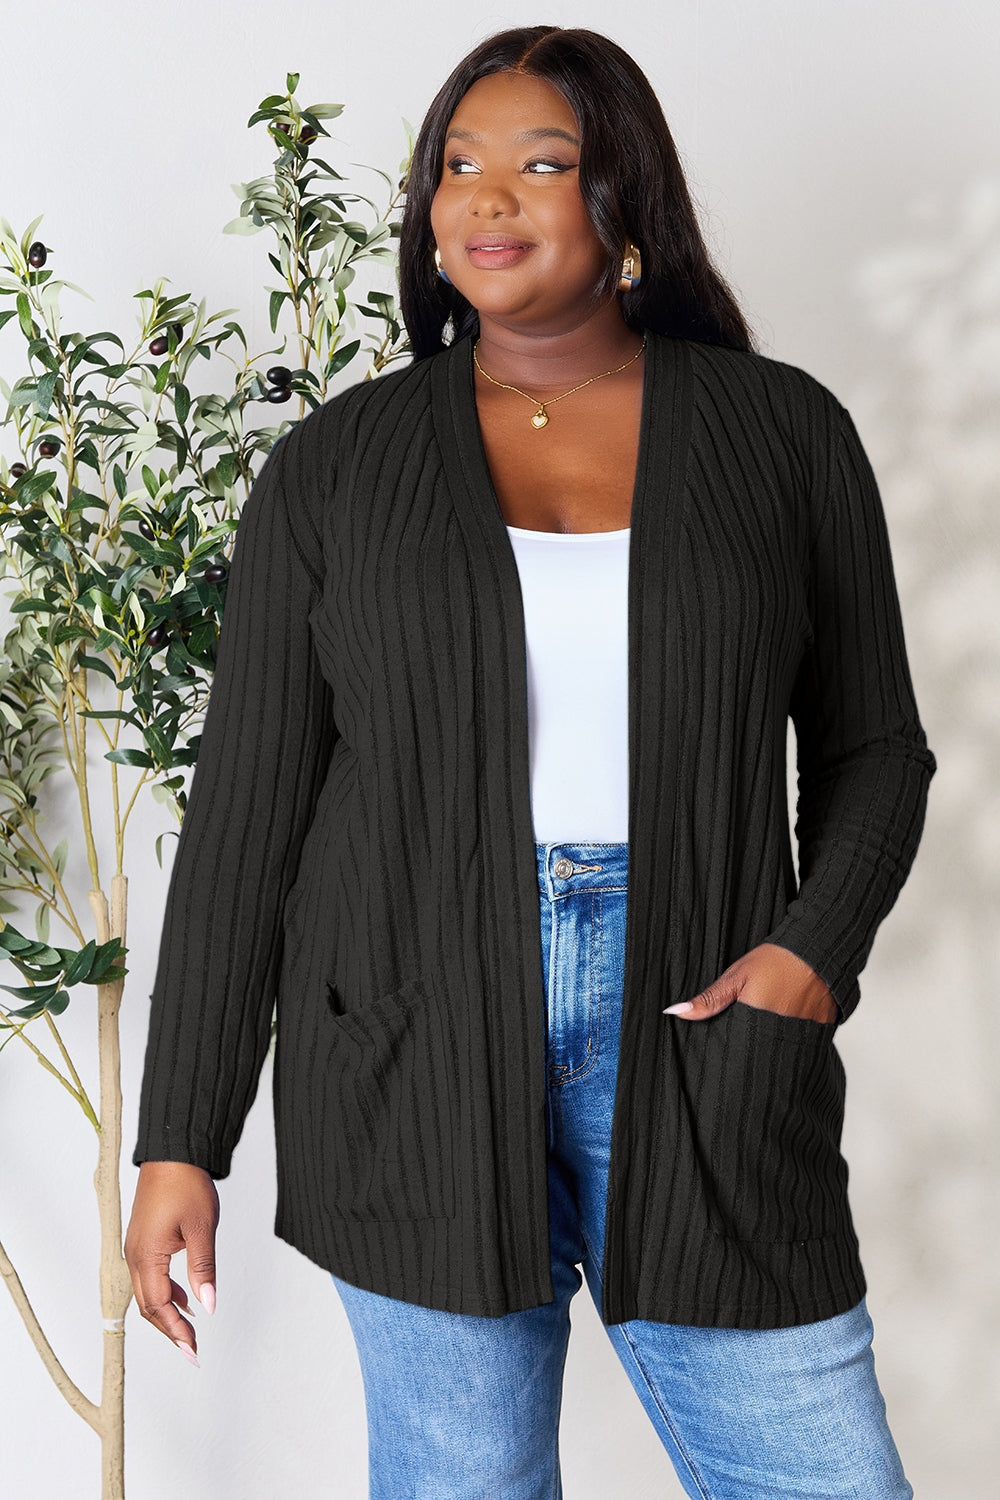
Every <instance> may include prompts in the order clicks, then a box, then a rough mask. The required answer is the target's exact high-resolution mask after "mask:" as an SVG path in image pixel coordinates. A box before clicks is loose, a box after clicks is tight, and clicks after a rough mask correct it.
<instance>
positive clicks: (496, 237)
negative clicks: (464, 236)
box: [465, 234, 533, 271]
mask: <svg viewBox="0 0 1000 1500" xmlns="http://www.w3.org/2000/svg"><path fill="white" fill-rule="evenodd" d="M532 248H533V247H532V246H531V245H529V244H526V243H525V241H524V240H518V239H515V238H514V236H513V235H512V234H474V235H473V236H472V238H471V239H469V240H466V242H465V253H466V255H467V256H468V260H469V265H470V266H475V268H476V269H477V270H478V271H505V270H506V269H507V268H508V266H516V265H519V264H520V263H521V261H522V260H523V259H524V257H525V256H526V255H529V254H530V253H531V250H532Z"/></svg>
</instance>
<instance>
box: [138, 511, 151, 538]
mask: <svg viewBox="0 0 1000 1500" xmlns="http://www.w3.org/2000/svg"><path fill="white" fill-rule="evenodd" d="M139 530H140V532H141V533H142V535H143V536H144V537H145V538H146V540H147V542H151V541H152V540H153V528H152V526H150V524H149V522H148V521H147V520H146V517H145V516H143V518H142V520H141V521H140V522H139Z"/></svg>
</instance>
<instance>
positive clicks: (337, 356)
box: [326, 339, 361, 376]
mask: <svg viewBox="0 0 1000 1500" xmlns="http://www.w3.org/2000/svg"><path fill="white" fill-rule="evenodd" d="M360 348H361V340H360V339H355V340H354V341H353V343H350V344H342V345H341V347H340V348H339V349H337V350H336V351H335V352H334V353H333V354H332V355H331V356H330V359H329V360H328V362H327V366H326V373H327V376H330V375H336V373H337V371H338V370H342V369H343V368H344V366H345V365H348V364H350V362H351V360H352V359H353V358H354V356H355V355H356V354H357V352H358V350H359V349H360Z"/></svg>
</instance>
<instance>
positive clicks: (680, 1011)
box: [663, 1000, 694, 1016]
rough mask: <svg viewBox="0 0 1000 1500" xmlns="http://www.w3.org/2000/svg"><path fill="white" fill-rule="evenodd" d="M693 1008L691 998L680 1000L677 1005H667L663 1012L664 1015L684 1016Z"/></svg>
mask: <svg viewBox="0 0 1000 1500" xmlns="http://www.w3.org/2000/svg"><path fill="white" fill-rule="evenodd" d="M693 1010H694V1001H693V1000H682V1001H681V1002H680V1004H678V1005H668V1006H667V1008H666V1010H665V1011H664V1012H663V1014H664V1015H665V1016H686V1015H689V1014H690V1012H691V1011H693Z"/></svg>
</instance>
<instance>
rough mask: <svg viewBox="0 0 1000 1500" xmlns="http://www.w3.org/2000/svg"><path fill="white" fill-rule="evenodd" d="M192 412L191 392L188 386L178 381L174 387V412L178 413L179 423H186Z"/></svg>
mask: <svg viewBox="0 0 1000 1500" xmlns="http://www.w3.org/2000/svg"><path fill="white" fill-rule="evenodd" d="M190 410H191V392H190V391H189V390H188V388H187V386H186V385H182V384H181V383H180V381H178V383H177V385H176V386H175V387H174V411H175V412H176V413H177V420H178V422H186V421H187V417H188V412H189V411H190Z"/></svg>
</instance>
